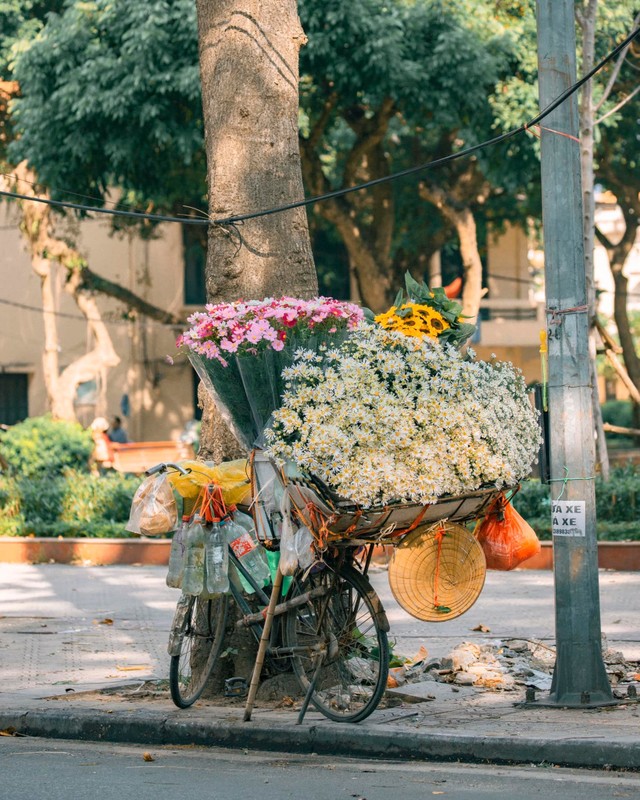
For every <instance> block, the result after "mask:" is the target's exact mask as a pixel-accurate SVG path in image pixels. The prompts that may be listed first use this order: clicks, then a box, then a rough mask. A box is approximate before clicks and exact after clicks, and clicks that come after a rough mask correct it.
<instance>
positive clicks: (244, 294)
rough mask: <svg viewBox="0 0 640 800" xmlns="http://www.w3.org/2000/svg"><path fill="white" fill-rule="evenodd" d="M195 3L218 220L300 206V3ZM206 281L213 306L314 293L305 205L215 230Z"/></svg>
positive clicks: (246, 0)
mask: <svg viewBox="0 0 640 800" xmlns="http://www.w3.org/2000/svg"><path fill="white" fill-rule="evenodd" d="M196 6H197V13H198V38H199V51H200V75H201V81H202V97H203V101H202V102H203V111H204V121H205V146H206V151H207V180H208V188H209V211H210V214H211V217H212V218H213V219H216V218H222V217H227V216H232V215H236V214H245V213H250V212H255V211H262V210H264V209H268V208H271V207H274V206H279V205H283V204H286V203H290V202H294V201H297V200H301V199H302V198H303V196H304V194H303V188H302V174H301V169H300V153H299V148H298V53H299V50H300V47H301V46H302V45H303V44H304V42H305V41H306V39H305V35H304V32H303V31H302V27H301V25H300V20H299V18H298V13H297V7H296V3H295V0H286V1H285V2H282V0H218V2H210V0H198V1H197V3H196ZM206 282H207V296H208V299H209V301H210V302H219V301H229V300H237V299H238V298H245V299H250V298H252V299H260V298H263V297H269V296H277V295H281V294H282V293H283V292H284V291H286V292H288V293H289V294H292V295H295V296H298V297H312V296H314V295H315V294H317V291H318V285H317V278H316V274H315V269H314V266H313V256H312V253H311V242H310V238H309V230H308V226H307V219H306V214H305V211H304V209H301V208H298V209H294V210H291V211H285V212H280V213H276V214H271V215H268V216H263V217H259V218H257V219H253V220H249V221H247V222H245V223H244V224H241V225H238V226H233V227H220V226H217V225H213V226H212V227H211V229H210V232H209V243H208V253H207V266H206Z"/></svg>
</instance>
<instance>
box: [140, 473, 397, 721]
mask: <svg viewBox="0 0 640 800" xmlns="http://www.w3.org/2000/svg"><path fill="white" fill-rule="evenodd" d="M167 469H178V470H180V471H182V472H184V470H182V468H181V467H179V465H176V464H169V463H167V464H158V465H156V466H155V467H153V468H151V469H150V470H148V471H147V472H148V474H155V473H158V472H161V471H165V470H167ZM274 473H275V471H274ZM228 549H229V565H230V569H229V575H230V582H229V590H230V592H229V594H225V595H220V596H218V597H216V598H214V599H206V600H199V599H198V598H197V597H195V596H189V595H184V594H183V595H182V596H181V598H180V599H179V601H178V605H177V608H176V613H175V616H174V620H173V623H172V627H171V633H170V637H169V647H168V650H169V655H170V656H171V663H170V672H169V686H170V692H171V697H172V700H173V702H174V703H175V704H176V705H177V706H178V707H179V708H188V707H189V706H191V705H193V703H194V702H196V700H197V699H198V698H199V697H200V696H201V695H202V692H203V690H204V687H205V685H206V683H207V681H208V679H209V676H210V675H211V673H212V671H213V669H214V667H215V665H216V663H217V661H218V659H219V657H220V655H221V650H222V645H223V641H224V634H225V630H226V627H227V620H228V615H229V609H230V605H231V603H230V601H231V600H233V601H234V602H235V603H236V604H237V606H238V607H239V609H240V610H241V613H242V617H241V618H240V621H239V624H240V625H241V626H246V627H248V628H249V629H250V630H251V631H252V633H253V635H254V636H255V638H256V640H257V641H258V642H259V644H260V643H262V647H260V646H259V649H258V659H257V662H256V667H255V669H254V675H253V678H252V682H251V688H250V690H249V699H248V701H247V710H246V711H245V719H249V718H250V710H251V706H252V704H253V699H254V698H255V689H257V682H258V681H259V678H260V673H261V671H262V667H263V662H262V659H266V660H267V663H269V664H270V665H271V667H272V669H273V668H274V665H275V670H276V671H281V670H282V669H284V668H286V667H287V666H288V665H290V668H291V670H292V672H293V674H294V675H295V677H296V679H297V681H298V683H299V685H300V687H301V690H302V692H303V693H304V700H303V703H302V706H301V709H300V714H299V719H298V721H299V722H301V721H302V719H303V717H304V715H305V713H306V710H307V708H308V706H309V704H311V705H313V706H314V707H315V708H316V709H317V710H318V711H320V712H321V713H322V714H323V715H324V716H326V717H327V718H329V719H332V720H335V721H339V722H359V721H361V720H363V719H365V718H366V717H368V716H369V715H370V714H371V713H372V712H373V711H374V710H375V708H376V707H377V706H378V704H379V702H380V699H381V698H382V695H383V694H384V691H385V688H386V685H387V676H388V668H389V643H388V638H387V633H388V631H389V623H388V620H387V617H386V614H385V612H384V609H383V607H382V604H381V602H380V599H379V598H378V596H377V595H376V593H375V592H374V590H373V588H372V587H371V584H370V583H369V581H368V579H367V577H366V573H367V570H368V567H369V563H370V560H371V554H372V549H373V544H369V545H365V546H363V545H361V544H359V543H358V544H349V543H347V544H345V543H340V544H336V545H335V546H332V547H331V548H328V549H327V551H326V552H325V553H324V555H323V558H322V560H321V561H320V562H318V563H317V564H315V565H313V566H312V567H311V568H309V569H307V570H301V569H299V570H297V571H296V572H295V573H294V575H293V576H292V577H291V581H290V584H289V585H288V586H287V589H286V591H284V592H283V591H282V588H281V587H282V581H281V578H282V575H281V574H280V572H279V570H278V571H277V573H276V578H275V580H274V581H273V583H272V584H271V585H269V586H267V587H262V586H259V585H258V584H257V582H256V581H255V579H254V577H253V576H252V575H251V574H249V572H248V571H247V570H246V569H245V568H244V566H243V565H242V563H241V562H240V561H239V559H238V558H237V557H236V556H235V554H234V553H233V550H232V549H231V548H230V547H229V546H228ZM240 576H242V578H243V579H244V581H245V583H246V584H248V585H249V586H250V587H251V589H252V590H253V591H252V593H251V598H252V599H250V598H248V597H247V595H246V594H245V592H244V591H243V587H242V583H241V580H240ZM253 598H255V599H253ZM256 601H257V605H258V606H260V607H259V608H257V609H256V608H255V605H256ZM265 608H266V609H267V611H266V614H265ZM273 621H275V624H271V623H272V622H273ZM265 637H266V639H265ZM261 651H262V652H261Z"/></svg>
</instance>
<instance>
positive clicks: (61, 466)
mask: <svg viewBox="0 0 640 800" xmlns="http://www.w3.org/2000/svg"><path fill="white" fill-rule="evenodd" d="M0 451H1V452H2V455H3V456H4V458H5V459H6V461H7V463H8V464H9V472H10V473H11V474H12V475H16V476H20V477H23V478H35V477H44V476H47V477H50V478H53V477H55V476H56V475H60V474H61V473H62V472H63V471H64V470H65V469H76V470H82V469H84V470H87V469H88V462H89V456H90V455H91V453H92V451H93V439H92V437H91V432H90V431H86V430H84V429H83V428H82V426H81V425H79V424H78V423H77V422H67V421H64V420H54V419H53V418H52V417H51V416H50V415H49V414H47V415H45V416H43V417H31V418H29V419H26V420H25V421H24V422H19V423H18V424H17V425H13V426H12V427H11V428H9V429H8V430H6V431H3V432H1V433H0Z"/></svg>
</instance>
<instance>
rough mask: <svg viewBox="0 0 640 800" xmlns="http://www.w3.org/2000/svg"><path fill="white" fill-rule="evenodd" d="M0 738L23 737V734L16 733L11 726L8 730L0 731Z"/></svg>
mask: <svg viewBox="0 0 640 800" xmlns="http://www.w3.org/2000/svg"><path fill="white" fill-rule="evenodd" d="M0 736H24V733H18V731H17V730H16V729H15V728H14V727H13V725H12V726H10V727H9V728H5V729H4V730H2V731H0Z"/></svg>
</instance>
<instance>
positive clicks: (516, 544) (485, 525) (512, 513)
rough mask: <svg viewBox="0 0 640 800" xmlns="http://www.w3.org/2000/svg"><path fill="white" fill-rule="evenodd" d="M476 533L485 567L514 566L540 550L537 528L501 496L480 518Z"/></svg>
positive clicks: (506, 567) (507, 568)
mask: <svg viewBox="0 0 640 800" xmlns="http://www.w3.org/2000/svg"><path fill="white" fill-rule="evenodd" d="M476 537H477V539H478V541H479V542H480V544H481V546H482V549H483V550H484V554H485V557H486V559H487V568H488V569H500V570H510V569H515V568H516V567H517V566H518V564H521V563H522V562H523V561H526V560H527V559H528V558H531V557H532V556H535V555H536V554H537V553H539V552H540V542H539V540H538V537H537V536H536V532H535V531H534V530H533V528H532V527H531V525H529V523H528V522H527V521H526V520H525V519H524V518H523V517H521V516H520V514H518V512H517V511H516V510H515V508H514V507H513V506H512V505H511V503H510V502H508V501H507V500H505V498H504V497H502V498H500V500H498V501H497V503H496V505H495V506H494V507H493V508H492V509H491V510H490V511H489V513H488V514H487V516H486V517H485V518H484V519H483V520H482V522H481V523H480V525H479V527H478V529H477V531H476Z"/></svg>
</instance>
